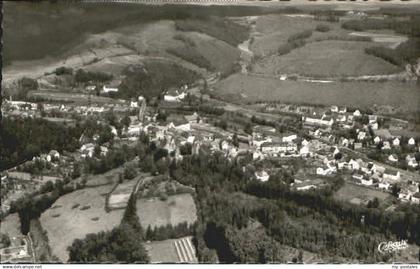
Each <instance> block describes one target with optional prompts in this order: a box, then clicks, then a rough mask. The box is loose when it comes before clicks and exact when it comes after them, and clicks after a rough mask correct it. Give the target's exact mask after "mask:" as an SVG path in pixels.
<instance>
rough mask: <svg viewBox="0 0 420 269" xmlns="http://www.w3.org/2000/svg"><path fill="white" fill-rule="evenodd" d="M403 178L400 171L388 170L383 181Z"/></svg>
mask: <svg viewBox="0 0 420 269" xmlns="http://www.w3.org/2000/svg"><path fill="white" fill-rule="evenodd" d="M400 177H401V175H400V171H398V170H394V169H389V168H386V169H385V171H384V174H383V179H385V180H386V179H390V180H394V181H395V180H399V179H400Z"/></svg>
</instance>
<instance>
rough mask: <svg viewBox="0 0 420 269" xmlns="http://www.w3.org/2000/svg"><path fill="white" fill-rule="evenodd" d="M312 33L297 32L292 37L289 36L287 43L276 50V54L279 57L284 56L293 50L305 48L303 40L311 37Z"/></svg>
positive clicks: (308, 31)
mask: <svg viewBox="0 0 420 269" xmlns="http://www.w3.org/2000/svg"><path fill="white" fill-rule="evenodd" d="M312 33H313V32H312V30H305V31H302V32H299V33H297V34H294V35H292V36H290V37H289V38H288V39H287V43H286V44H284V45H281V46H280V47H279V48H278V49H277V53H278V54H279V55H284V54H287V53H289V52H290V51H292V50H293V49H296V48H300V47H303V46H305V44H306V41H305V39H307V38H309V37H310V36H312Z"/></svg>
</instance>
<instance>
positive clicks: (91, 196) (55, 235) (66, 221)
mask: <svg viewBox="0 0 420 269" xmlns="http://www.w3.org/2000/svg"><path fill="white" fill-rule="evenodd" d="M112 187H113V185H105V186H100V187H92V188H85V189H82V190H79V191H75V192H72V193H69V194H67V195H64V196H62V197H60V198H59V199H58V200H57V201H56V202H55V203H54V205H53V206H52V207H51V208H50V209H48V210H47V211H45V212H44V213H43V214H42V215H41V217H40V222H41V225H42V227H43V229H45V230H46V231H47V236H48V239H49V243H50V246H51V249H52V254H53V255H55V256H57V257H58V258H59V259H60V260H61V261H64V262H65V261H67V260H68V252H67V247H68V246H70V245H71V244H72V243H73V241H74V240H75V239H77V238H79V239H82V238H84V237H85V236H86V235H87V234H89V233H98V232H100V231H105V230H111V229H112V228H114V227H117V226H118V225H119V224H120V222H121V218H122V215H123V210H113V211H111V212H109V213H107V212H106V211H105V199H106V195H107V194H108V193H109V192H110V191H111V189H112ZM75 204H79V206H78V207H74V205H75ZM57 205H60V207H57ZM54 215H59V216H58V217H54ZM94 219H95V220H94Z"/></svg>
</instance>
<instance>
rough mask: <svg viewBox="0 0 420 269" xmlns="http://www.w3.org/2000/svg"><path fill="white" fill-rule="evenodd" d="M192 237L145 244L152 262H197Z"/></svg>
mask: <svg viewBox="0 0 420 269" xmlns="http://www.w3.org/2000/svg"><path fill="white" fill-rule="evenodd" d="M191 239H192V237H190V236H188V237H183V238H178V239H169V240H164V241H154V242H150V243H146V244H145V248H146V250H147V253H148V254H149V257H150V261H151V262H152V263H197V262H198V259H197V257H196V254H195V253H196V252H195V248H194V245H193V244H192V241H191Z"/></svg>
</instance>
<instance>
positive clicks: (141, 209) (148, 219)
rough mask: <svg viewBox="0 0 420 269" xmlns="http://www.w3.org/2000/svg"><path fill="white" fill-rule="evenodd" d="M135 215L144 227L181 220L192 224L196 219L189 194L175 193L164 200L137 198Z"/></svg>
mask: <svg viewBox="0 0 420 269" xmlns="http://www.w3.org/2000/svg"><path fill="white" fill-rule="evenodd" d="M137 216H139V219H140V223H141V225H142V226H143V228H144V229H147V227H148V226H151V227H156V226H165V225H167V224H172V225H173V226H175V225H177V224H180V223H182V222H187V223H188V224H193V223H194V222H195V221H196V220H197V209H196V207H195V204H194V200H193V197H192V196H191V194H177V195H172V196H169V197H168V198H167V199H166V201H162V200H160V199H159V198H151V199H139V200H137Z"/></svg>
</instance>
